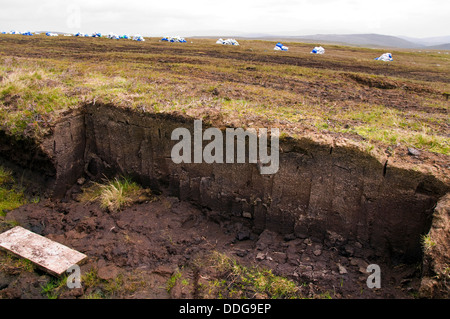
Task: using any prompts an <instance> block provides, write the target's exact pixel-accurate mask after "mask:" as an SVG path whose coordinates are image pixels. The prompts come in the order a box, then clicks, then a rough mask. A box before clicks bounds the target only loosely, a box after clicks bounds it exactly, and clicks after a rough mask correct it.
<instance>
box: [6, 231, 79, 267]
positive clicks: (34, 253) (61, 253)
mask: <svg viewBox="0 0 450 319" xmlns="http://www.w3.org/2000/svg"><path fill="white" fill-rule="evenodd" d="M0 248H2V249H4V250H6V251H9V252H11V253H13V254H14V255H16V256H19V257H22V258H26V259H28V260H30V261H31V262H33V263H34V264H36V265H37V266H38V267H40V268H41V269H43V270H44V271H46V272H48V273H50V274H52V275H55V276H61V275H63V274H64V273H65V272H66V271H67V269H68V268H69V267H71V266H73V265H75V264H78V263H81V262H82V261H84V260H85V259H86V258H87V256H86V255H85V254H82V253H80V252H78V251H76V250H73V249H71V248H69V247H67V246H64V245H62V244H60V243H57V242H55V241H53V240H50V239H48V238H45V237H43V236H41V235H38V234H36V233H33V232H31V231H29V230H27V229H25V228H23V227H20V226H16V227H14V228H13V229H10V230H8V231H6V232H4V233H2V234H0Z"/></svg>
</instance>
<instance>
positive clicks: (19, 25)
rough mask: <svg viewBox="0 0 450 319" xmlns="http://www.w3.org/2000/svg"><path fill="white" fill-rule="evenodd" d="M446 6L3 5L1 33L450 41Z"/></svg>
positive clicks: (41, 1) (392, 2)
mask: <svg viewBox="0 0 450 319" xmlns="http://www.w3.org/2000/svg"><path fill="white" fill-rule="evenodd" d="M449 17H450V1H448V0H427V1H424V0H421V1H418V0H372V1H367V0H364V1H362V0H221V1H213V0H185V1H181V0H160V1H153V0H150V1H139V0H109V1H100V0H72V1H71V0H69V1H63V0H38V1H36V0H14V1H11V0H0V31H9V30H18V31H61V32H72V33H75V32H85V33H92V32H101V33H109V32H114V33H118V34H124V33H127V34H136V33H139V34H142V35H144V36H158V37H159V36H175V35H179V36H184V37H189V36H208V35H214V36H220V35H224V36H225V35H234V36H243V35H262V34H270V35H286V36H296V35H299V36H300V35H310V34H327V33H331V34H351V33H378V34H386V35H393V36H409V37H415V38H424V37H438V36H447V35H450V22H449V21H450V18H449Z"/></svg>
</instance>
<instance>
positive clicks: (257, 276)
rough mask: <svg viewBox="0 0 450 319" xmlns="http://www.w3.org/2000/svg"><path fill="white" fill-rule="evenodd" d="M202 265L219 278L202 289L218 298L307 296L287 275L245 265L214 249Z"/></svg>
mask: <svg viewBox="0 0 450 319" xmlns="http://www.w3.org/2000/svg"><path fill="white" fill-rule="evenodd" d="M200 263H201V265H200V267H209V268H213V269H214V270H215V271H217V272H218V274H217V277H216V278H214V279H211V280H210V281H209V282H208V283H207V284H203V287H202V289H203V291H204V293H205V294H206V295H207V296H209V297H214V296H217V297H219V298H227V299H228V298H254V296H256V295H259V296H261V297H264V298H273V299H292V298H304V296H302V294H301V293H300V290H299V287H298V286H297V284H296V283H295V282H294V281H292V280H290V279H288V278H285V277H281V276H277V275H274V274H273V273H272V271H271V270H270V269H264V268H260V267H246V266H243V265H241V264H239V263H237V261H236V260H234V259H232V258H230V257H228V256H226V255H225V254H222V253H219V252H216V251H214V252H212V253H211V255H210V256H209V258H208V260H207V261H206V264H205V263H204V262H200Z"/></svg>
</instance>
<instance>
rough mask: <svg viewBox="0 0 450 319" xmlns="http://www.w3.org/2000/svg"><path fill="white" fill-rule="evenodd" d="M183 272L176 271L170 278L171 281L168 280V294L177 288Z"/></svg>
mask: <svg viewBox="0 0 450 319" xmlns="http://www.w3.org/2000/svg"><path fill="white" fill-rule="evenodd" d="M181 275H182V274H181V272H180V271H176V272H175V273H174V274H173V275H172V276H170V278H169V280H167V285H166V290H167V292H170V291H171V290H172V288H173V287H175V285H176V283H177V281H178V279H180V278H181Z"/></svg>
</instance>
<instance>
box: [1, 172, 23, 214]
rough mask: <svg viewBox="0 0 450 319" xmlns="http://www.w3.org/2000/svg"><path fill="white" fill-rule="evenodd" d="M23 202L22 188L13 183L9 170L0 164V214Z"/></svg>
mask: <svg viewBox="0 0 450 319" xmlns="http://www.w3.org/2000/svg"><path fill="white" fill-rule="evenodd" d="M25 203H26V199H25V195H24V192H23V189H22V188H21V187H19V185H17V184H16V183H15V180H14V178H13V176H12V173H11V171H9V170H7V169H5V168H4V167H2V166H0V216H5V215H6V212H8V211H10V210H13V209H16V208H18V207H20V206H22V205H23V204H25Z"/></svg>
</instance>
